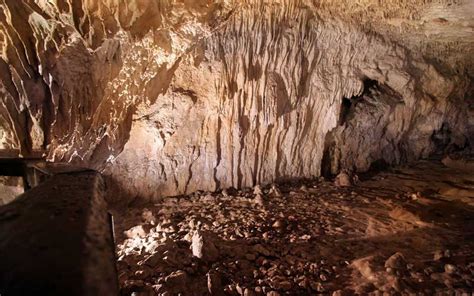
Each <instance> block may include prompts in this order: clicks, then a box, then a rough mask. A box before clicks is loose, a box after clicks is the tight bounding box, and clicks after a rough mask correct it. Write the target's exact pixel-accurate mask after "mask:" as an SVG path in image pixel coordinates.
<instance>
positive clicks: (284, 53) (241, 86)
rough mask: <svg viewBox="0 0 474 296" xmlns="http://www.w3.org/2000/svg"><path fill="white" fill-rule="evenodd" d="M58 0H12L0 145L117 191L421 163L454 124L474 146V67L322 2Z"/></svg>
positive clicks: (455, 141) (238, 183)
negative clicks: (91, 174) (323, 7)
mask: <svg viewBox="0 0 474 296" xmlns="http://www.w3.org/2000/svg"><path fill="white" fill-rule="evenodd" d="M51 3H53V2H46V1H39V0H38V1H23V2H17V1H14V0H1V1H0V5H1V6H2V8H3V13H2V14H1V15H0V17H1V18H0V24H1V31H0V32H1V35H0V36H1V38H0V48H1V59H0V67H1V69H0V70H1V72H0V73H1V77H0V97H1V98H2V105H0V149H19V150H20V151H21V153H22V154H23V155H28V153H31V151H32V150H45V152H46V154H47V157H48V159H49V160H51V161H62V162H72V163H76V164H80V165H84V166H88V167H91V168H95V169H98V170H100V171H101V172H103V173H104V174H105V175H106V176H107V177H108V180H109V182H108V186H109V188H110V191H111V192H114V194H113V198H115V199H117V200H124V199H128V200H131V199H134V198H138V199H142V200H143V199H145V200H146V199H154V198H159V197H161V196H168V195H176V194H182V193H189V192H193V191H195V190H216V189H219V188H226V187H229V186H234V187H243V186H251V185H254V184H257V183H267V182H271V181H273V180H275V179H278V178H285V177H312V176H318V175H319V174H320V173H321V168H322V160H323V158H324V157H323V156H326V158H329V160H327V161H326V162H327V164H326V165H327V166H328V167H329V171H330V172H332V173H336V172H337V171H339V170H340V169H354V170H358V171H364V170H367V169H368V168H369V167H370V165H371V163H372V162H374V161H378V160H381V159H382V160H384V161H385V162H387V163H389V164H397V163H400V162H404V161H411V160H415V159H418V158H421V157H427V156H429V155H430V154H431V153H433V152H435V151H436V150H437V149H438V147H436V145H435V142H434V141H433V134H435V133H436V132H437V131H440V130H442V129H443V128H444V129H446V126H447V127H449V139H448V140H447V141H448V143H447V144H446V146H452V145H456V146H457V147H461V148H463V147H466V146H468V145H469V140H470V138H471V136H470V134H469V126H470V125H469V122H468V118H469V114H468V112H469V108H467V103H466V102H467V100H466V93H467V92H468V89H469V87H471V84H470V83H471V82H470V80H469V77H468V76H466V75H461V74H459V73H456V71H451V70H450V69H446V68H442V67H441V66H440V65H439V64H434V63H432V62H429V61H427V60H426V59H424V58H423V56H422V55H421V54H420V53H417V52H416V51H412V50H410V49H407V48H406V47H404V46H402V45H400V44H399V42H395V41H394V40H391V39H390V38H388V37H387V36H382V35H380V34H378V33H377V32H373V31H368V30H366V29H365V28H363V27H361V26H358V25H357V24H356V23H354V22H351V21H349V20H347V19H343V18H341V17H340V16H338V15H336V14H334V15H333V14H331V13H327V12H318V10H317V9H316V7H315V5H314V2H313V1H283V0H272V1H257V0H246V1H212V2H208V1H183V2H174V1H138V0H136V1H128V2H127V3H124V2H121V1H64V0H63V1H56V2H54V4H51ZM367 81H374V82H375V84H376V85H377V86H376V87H367ZM344 98H345V99H346V100H350V101H352V102H353V103H352V107H351V109H350V110H348V112H349V115H348V116H343V114H342V112H341V111H342V110H343V108H342V107H341V106H342V105H343V100H344ZM342 117H344V120H341V118H342ZM446 149H447V147H446Z"/></svg>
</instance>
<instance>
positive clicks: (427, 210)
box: [115, 161, 474, 295]
mask: <svg viewBox="0 0 474 296" xmlns="http://www.w3.org/2000/svg"><path fill="white" fill-rule="evenodd" d="M361 179H364V178H362V177H361ZM275 188H277V190H272V191H271V192H269V191H270V189H271V186H268V187H263V188H262V191H263V194H262V195H263V198H260V197H256V196H258V195H259V194H257V195H256V194H255V193H254V191H256V192H257V193H258V191H259V188H257V189H256V190H254V189H248V190H241V191H237V190H235V191H234V192H233V191H230V190H229V191H228V192H220V193H203V192H198V193H195V194H192V195H190V196H183V197H178V198H168V199H165V200H164V201H163V202H160V203H155V204H150V205H147V206H146V208H145V207H134V208H129V209H127V211H126V212H123V211H122V212H118V213H116V214H115V220H116V225H115V229H116V233H117V252H118V256H119V260H118V273H119V281H120V285H121V293H122V294H123V295H131V294H132V293H133V292H135V294H134V295H157V294H159V295H178V294H182V295H206V294H209V293H210V292H211V293H212V294H213V295H214V294H215V295H225V294H230V295H239V294H241V295H314V294H319V293H322V294H330V295H331V294H332V295H351V294H368V293H374V292H375V293H377V292H379V291H382V292H388V293H390V294H397V293H401V294H408V293H418V294H425V295H432V294H438V293H442V294H444V293H448V294H453V292H455V293H461V294H462V293H466V294H468V293H471V292H472V291H474V172H472V171H469V170H464V171H463V170H459V169H456V168H449V167H446V166H444V165H443V164H441V163H440V162H437V161H430V162H428V161H423V162H419V163H417V164H414V165H411V166H406V167H400V168H396V169H391V170H388V171H384V172H380V173H377V174H373V175H372V176H365V180H363V181H360V182H359V183H358V184H356V185H354V186H350V187H336V186H334V185H333V183H332V182H329V181H324V180H303V181H302V180H300V181H292V182H287V183H282V184H278V185H277V186H276V187H275ZM279 193H281V194H279ZM197 229H199V231H196V230H197ZM193 254H194V255H195V256H193ZM198 257H200V258H198ZM334 293H335V294H334Z"/></svg>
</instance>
